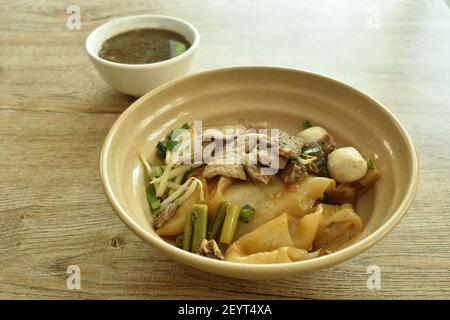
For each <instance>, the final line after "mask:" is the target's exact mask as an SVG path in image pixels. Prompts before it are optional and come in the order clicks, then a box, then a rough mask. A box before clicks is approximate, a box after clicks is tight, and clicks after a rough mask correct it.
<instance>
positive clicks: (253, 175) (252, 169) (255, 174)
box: [245, 164, 273, 185]
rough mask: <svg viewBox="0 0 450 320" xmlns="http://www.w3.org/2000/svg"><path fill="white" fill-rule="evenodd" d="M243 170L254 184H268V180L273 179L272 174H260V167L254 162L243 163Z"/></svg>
mask: <svg viewBox="0 0 450 320" xmlns="http://www.w3.org/2000/svg"><path fill="white" fill-rule="evenodd" d="M245 171H246V172H247V174H248V176H249V177H250V179H251V180H252V181H253V182H254V183H255V184H259V185H263V184H268V183H269V182H270V181H272V180H273V176H270V175H262V174H261V167H260V166H259V165H256V164H248V165H245Z"/></svg>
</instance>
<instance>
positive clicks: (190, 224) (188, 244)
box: [183, 211, 194, 251]
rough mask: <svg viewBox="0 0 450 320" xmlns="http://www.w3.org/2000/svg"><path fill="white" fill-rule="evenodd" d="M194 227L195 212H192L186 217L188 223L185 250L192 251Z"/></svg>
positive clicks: (184, 236)
mask: <svg viewBox="0 0 450 320" xmlns="http://www.w3.org/2000/svg"><path fill="white" fill-rule="evenodd" d="M193 226H194V215H193V212H192V211H191V212H189V213H188V214H187V215H186V222H185V223H184V234H183V250H186V251H191V241H192V229H193Z"/></svg>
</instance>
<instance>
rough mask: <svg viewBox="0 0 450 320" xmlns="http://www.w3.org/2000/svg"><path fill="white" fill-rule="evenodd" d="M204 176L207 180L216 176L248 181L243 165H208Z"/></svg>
mask: <svg viewBox="0 0 450 320" xmlns="http://www.w3.org/2000/svg"><path fill="white" fill-rule="evenodd" d="M203 176H204V177H205V178H207V179H211V178H214V177H215V176H224V177H229V178H235V179H241V180H246V179H247V177H246V175H245V170H244V166H243V165H242V164H214V163H210V164H207V165H206V167H205V169H204V170H203Z"/></svg>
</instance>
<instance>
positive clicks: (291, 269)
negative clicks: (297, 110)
mask: <svg viewBox="0 0 450 320" xmlns="http://www.w3.org/2000/svg"><path fill="white" fill-rule="evenodd" d="M264 69H266V70H274V71H285V72H295V73H302V74H304V75H307V76H311V77H315V78H319V79H321V80H325V81H331V82H333V83H334V84H336V85H340V86H343V87H345V88H346V89H349V90H351V91H353V92H355V93H357V94H359V95H362V96H363V97H365V98H367V99H368V100H370V101H371V102H373V103H375V104H376V105H377V106H378V107H379V108H380V111H381V112H384V113H385V114H386V115H387V116H388V117H389V118H390V119H391V120H392V122H393V123H394V125H395V126H396V127H397V129H398V131H399V133H400V134H401V136H402V138H403V142H404V143H405V144H406V147H407V149H408V152H409V157H410V159H411V162H412V163H411V183H410V184H409V185H408V188H407V190H406V195H405V197H404V198H403V200H402V201H401V203H400V205H399V206H398V207H397V208H396V209H395V212H394V213H393V214H392V216H391V217H390V218H389V219H388V220H386V221H385V222H384V223H383V224H382V225H381V226H380V227H379V228H378V229H376V230H375V231H374V232H373V233H371V234H369V235H368V236H367V237H365V238H364V239H361V240H359V241H356V242H354V243H352V244H350V245H349V246H348V247H345V248H343V249H340V250H338V251H336V252H333V253H331V254H328V255H325V256H321V257H317V258H314V259H310V260H302V261H296V262H289V263H273V264H244V263H238V262H230V261H220V260H215V259H210V258H207V257H203V256H200V255H195V254H192V253H190V252H187V251H184V250H182V249H180V248H177V247H176V246H174V245H172V244H169V243H168V242H166V241H164V240H163V239H161V238H160V237H158V236H157V235H152V234H150V233H149V232H148V231H146V230H145V229H144V228H143V227H141V226H140V225H139V224H138V223H136V222H135V221H134V220H133V219H131V218H130V216H129V215H128V214H127V213H126V210H125V209H124V208H123V207H122V206H121V204H120V203H119V201H118V200H117V198H116V197H115V195H114V193H113V191H112V189H111V184H110V179H109V177H108V175H107V174H106V172H107V169H108V163H107V159H108V157H109V151H110V145H111V143H112V141H113V139H114V137H115V134H116V132H117V130H118V128H119V127H120V125H121V123H122V122H123V121H124V119H125V118H126V117H128V115H129V114H131V113H132V112H133V110H134V109H136V108H138V107H139V106H140V105H141V104H142V103H144V102H145V101H146V100H147V99H149V98H150V97H151V96H153V95H155V94H157V93H159V92H161V91H163V90H165V89H166V88H169V87H173V86H175V85H177V84H178V83H180V82H184V81H188V80H191V79H194V78H197V77H202V76H205V75H211V74H214V73H221V72H227V71H246V70H247V71H248V70H264ZM100 176H101V181H102V185H103V188H104V190H105V193H106V196H107V198H108V200H109V202H110V204H111V206H112V208H113V209H114V211H115V213H116V214H117V216H118V217H119V218H120V219H121V220H122V222H123V223H125V225H126V226H127V227H128V228H129V229H130V230H131V231H132V232H133V233H135V234H136V235H137V236H139V237H140V238H141V239H142V240H144V241H145V242H147V243H149V244H150V245H152V246H153V247H154V248H157V249H159V250H161V251H162V252H164V253H165V254H167V255H168V256H170V257H172V258H174V259H176V260H178V261H180V262H183V263H185V264H189V265H191V266H195V267H198V265H200V264H209V265H210V266H209V267H208V270H209V271H210V272H213V273H219V274H226V273H227V271H230V273H231V272H232V271H239V272H242V271H244V272H249V273H253V274H254V275H257V276H258V275H259V276H260V278H261V277H262V276H263V275H268V274H269V275H271V276H276V275H282V274H293V273H296V272H297V273H301V272H307V271H312V270H318V269H323V268H326V267H331V266H333V265H336V264H338V263H341V262H343V261H345V260H348V259H350V258H352V257H354V256H356V255H358V254H360V253H361V252H363V251H366V250H367V249H369V248H370V247H371V246H373V245H374V244H375V243H377V242H378V241H380V240H382V239H383V238H384V237H385V236H386V235H387V234H388V233H389V232H390V231H391V230H392V229H393V228H394V227H395V226H396V225H397V224H398V223H399V222H400V220H401V219H402V217H403V216H404V215H405V213H406V211H407V210H408V209H409V207H410V206H411V204H412V202H413V200H414V197H415V194H416V191H417V188H418V181H419V165H418V158H417V154H416V151H415V148H414V145H413V143H412V140H411V138H410V137H409V135H408V133H407V131H406V130H405V128H404V127H403V125H402V124H401V123H400V121H399V120H398V119H397V118H396V116H395V115H394V114H393V113H392V112H391V111H390V110H389V109H387V107H385V106H384V105H383V104H382V103H381V102H379V101H378V100H376V99H375V98H373V97H372V96H370V95H368V94H366V93H364V92H362V91H360V90H358V89H356V88H354V87H353V86H351V85H349V84H347V83H345V82H342V81H340V80H336V79H333V78H331V77H328V76H325V75H321V74H318V73H316V72H311V71H307V70H302V69H294V68H288V67H280V66H272V65H255V66H233V67H221V68H215V69H209V70H205V71H202V72H198V73H194V74H191V75H187V76H184V77H182V78H179V79H176V80H173V81H170V82H167V83H165V84H163V85H161V86H159V87H157V88H155V89H153V90H152V91H150V92H148V93H146V94H145V95H143V96H142V97H141V98H139V99H138V100H136V101H135V102H133V103H132V104H131V105H130V106H129V107H128V108H127V109H126V110H125V111H124V112H123V113H122V114H121V115H120V116H119V117H118V118H117V119H116V121H115V122H114V124H113V126H112V127H111V129H110V130H109V132H108V134H107V136H106V138H105V141H104V144H103V148H102V151H101V156H100ZM215 267H217V271H215V269H214V268H215ZM219 270H220V271H219ZM224 270H226V271H224ZM249 278H250V277H249Z"/></svg>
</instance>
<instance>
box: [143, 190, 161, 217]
mask: <svg viewBox="0 0 450 320" xmlns="http://www.w3.org/2000/svg"><path fill="white" fill-rule="evenodd" d="M146 193H147V202H148V204H149V206H150V209H152V212H153V214H154V215H156V214H157V210H158V209H159V207H160V205H161V199H159V198H158V197H157V196H156V190H155V186H154V185H153V184H150V185H149V186H148V187H147V190H146Z"/></svg>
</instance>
